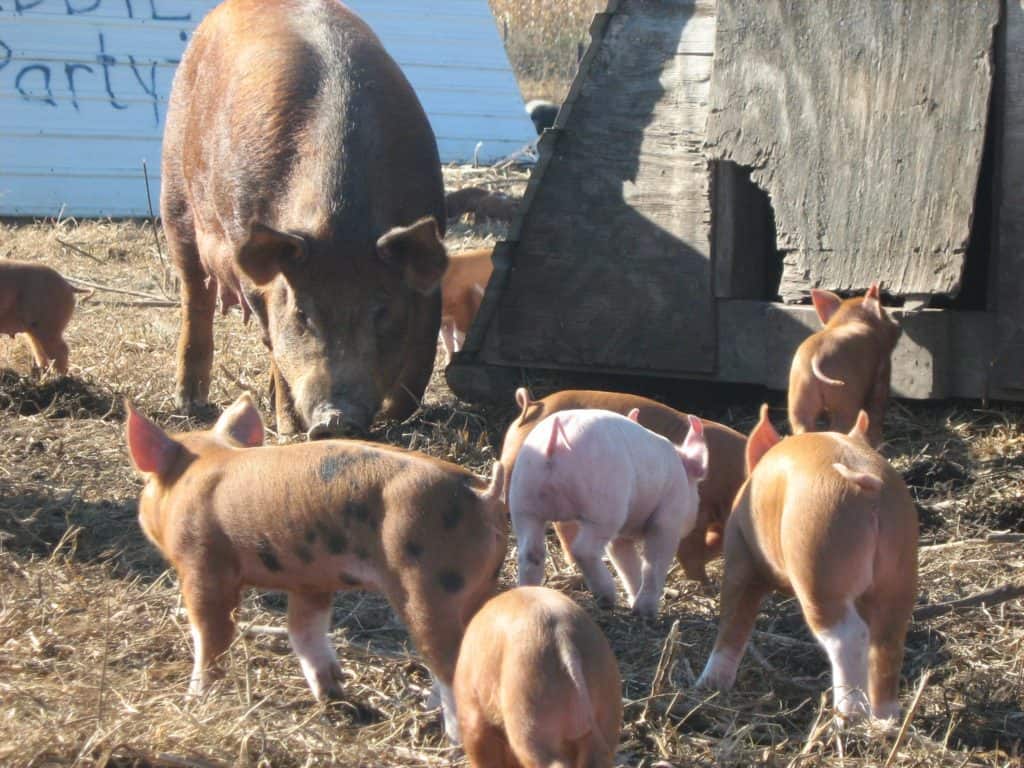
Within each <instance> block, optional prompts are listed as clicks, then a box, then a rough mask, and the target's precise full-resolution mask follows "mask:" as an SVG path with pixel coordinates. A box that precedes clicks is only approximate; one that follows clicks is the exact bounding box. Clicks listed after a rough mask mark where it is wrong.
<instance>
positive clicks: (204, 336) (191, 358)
mask: <svg viewBox="0 0 1024 768" xmlns="http://www.w3.org/2000/svg"><path fill="white" fill-rule="evenodd" d="M168 242H169V245H170V248H171V250H172V251H175V253H174V254H173V256H174V261H175V263H176V264H179V265H182V264H187V265H188V266H187V267H180V271H181V332H180V335H179V336H178V376H177V388H176V391H175V396H174V401H175V405H176V406H177V407H178V410H180V411H181V412H182V413H193V412H195V411H196V410H197V409H198V408H201V407H202V406H205V405H206V403H207V402H208V400H209V396H210V372H211V370H212V369H213V313H214V309H215V307H216V304H217V288H216V282H215V281H213V280H209V281H207V277H206V274H205V273H204V272H203V269H202V267H201V266H200V264H199V252H198V250H196V247H195V246H194V245H192V244H183V243H180V242H177V243H176V242H173V241H171V240H169V241H168Z"/></svg>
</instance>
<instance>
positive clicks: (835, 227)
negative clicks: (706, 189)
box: [707, 0, 999, 301]
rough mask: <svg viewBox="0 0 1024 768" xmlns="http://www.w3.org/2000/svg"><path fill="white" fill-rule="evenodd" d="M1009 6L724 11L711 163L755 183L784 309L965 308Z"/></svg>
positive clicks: (757, 1) (792, 5)
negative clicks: (936, 298) (923, 300)
mask: <svg viewBox="0 0 1024 768" xmlns="http://www.w3.org/2000/svg"><path fill="white" fill-rule="evenodd" d="M998 19H999V0H979V1H978V2H973V1H972V2H960V0H941V2H940V1H937V0H901V2H891V0H864V1H863V2H858V3H851V2H849V1H848V0H775V1H774V2H765V1H764V0H719V3H718V33H717V35H718V37H717V42H716V46H715V71H714V76H713V81H712V89H711V111H710V115H709V118H708V125H707V134H708V136H707V142H708V152H709V154H710V156H711V157H713V158H715V159H721V160H731V161H733V162H736V163H738V164H740V165H743V166H747V167H750V168H752V169H753V173H752V178H753V180H754V181H755V182H756V183H757V184H758V185H759V186H760V187H761V188H762V189H764V190H766V191H767V192H768V194H769V195H770V197H771V200H772V205H773V207H774V209H775V218H776V226H777V246H778V248H779V250H780V251H782V252H783V254H784V266H783V276H782V283H781V287H780V294H781V296H782V297H783V299H784V300H786V301H792V300H798V299H801V298H804V297H806V295H807V293H808V291H809V289H810V288H812V287H823V288H829V289H832V290H859V289H863V288H866V287H867V285H868V284H869V283H870V282H871V281H872V280H876V279H878V280H881V281H882V283H883V284H884V286H885V288H886V290H887V291H889V292H890V293H893V294H899V295H909V294H934V293H938V294H945V293H950V294H955V293H956V291H957V290H958V287H959V282H960V275H961V271H962V265H963V256H964V250H965V248H966V244H967V240H968V237H969V234H970V226H971V217H972V214H973V206H974V197H975V188H976V185H977V181H978V173H979V169H980V165H981V154H982V147H983V144H984V137H985V124H986V118H987V114H988V104H989V95H990V91H991V80H992V47H993V28H994V26H995V24H996V22H997V21H998Z"/></svg>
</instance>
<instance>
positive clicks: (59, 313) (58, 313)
mask: <svg viewBox="0 0 1024 768" xmlns="http://www.w3.org/2000/svg"><path fill="white" fill-rule="evenodd" d="M76 293H88V291H83V290H82V289H80V288H75V287H73V286H72V285H71V284H70V283H68V281H67V280H65V279H64V278H63V277H61V275H60V273H59V272H57V271H56V270H54V269H51V268H50V267H47V266H46V265H44V264H29V263H26V262H22V261H10V260H0V334H3V333H7V334H10V335H11V336H14V334H16V333H25V334H27V335H28V338H29V342H30V343H31V345H32V355H33V357H34V359H35V363H36V365H37V366H39V367H40V368H46V367H47V366H49V365H50V364H51V363H53V367H54V368H55V369H56V370H57V372H58V373H61V374H64V373H67V372H68V345H67V343H66V342H65V341H64V329H65V328H66V327H67V324H68V322H69V321H70V320H71V315H72V313H73V312H74V311H75V294H76Z"/></svg>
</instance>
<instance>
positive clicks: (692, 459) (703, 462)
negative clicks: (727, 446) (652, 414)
mask: <svg viewBox="0 0 1024 768" xmlns="http://www.w3.org/2000/svg"><path fill="white" fill-rule="evenodd" d="M633 411H636V412H637V413H638V414H639V409H637V408H634V409H633ZM686 418H687V419H688V420H689V422H690V431H689V432H687V433H686V439H685V440H683V444H682V445H681V446H680V447H679V456H680V458H681V459H682V460H683V466H684V467H686V476H687V477H688V478H690V479H691V480H697V481H700V480H703V479H704V478H705V476H706V475H707V473H708V444H707V442H706V441H705V440H704V423H703V422H702V421H701V420H700V419H698V418H697V417H696V416H694V415H692V414H691V415H688V416H687V417H686Z"/></svg>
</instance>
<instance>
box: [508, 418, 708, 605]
mask: <svg viewBox="0 0 1024 768" xmlns="http://www.w3.org/2000/svg"><path fill="white" fill-rule="evenodd" d="M637 418H638V413H637V411H636V409H634V410H633V411H631V412H630V414H629V417H628V418H627V417H626V416H622V415H621V414H618V413H613V412H611V411H604V410H599V409H586V410H568V411H560V412H558V413H554V414H552V415H551V416H548V417H547V418H546V419H544V420H543V421H542V422H541V423H540V424H538V425H537V426H536V427H534V429H533V430H532V431H531V432H530V434H529V435H528V436H527V438H526V441H525V442H524V443H523V446H522V448H521V449H520V452H519V456H518V458H517V459H516V470H515V473H514V474H513V476H512V481H511V483H510V496H509V508H510V512H511V516H512V526H513V527H514V528H515V532H516V539H517V541H518V546H519V584H520V585H521V586H522V585H538V584H540V583H541V582H542V581H543V578H544V560H545V558H546V556H547V552H546V545H545V540H544V533H545V527H546V524H547V523H548V522H549V521H553V522H564V521H573V522H575V523H577V524H578V526H579V529H578V533H577V535H576V537H575V538H574V539H573V541H572V544H571V545H570V550H571V552H572V555H573V558H574V559H575V560H576V562H577V563H578V564H579V566H580V569H581V570H582V571H583V575H584V577H585V578H586V581H587V586H589V587H590V590H591V591H592V592H593V593H594V594H595V596H596V597H597V598H598V600H599V601H600V602H602V603H603V604H605V605H611V604H614V602H615V582H614V580H613V579H612V577H611V574H609V573H608V570H607V569H606V568H605V567H604V564H603V563H602V562H601V554H602V552H603V551H604V550H605V549H606V548H607V551H608V555H609V557H611V560H612V563H613V564H614V566H615V569H616V571H618V573H619V576H620V577H621V579H622V581H623V584H624V586H625V588H626V592H627V594H628V596H629V600H630V605H631V606H632V608H633V610H634V611H635V612H636V613H638V614H640V615H643V616H653V615H654V614H655V613H657V611H658V604H659V602H660V600H661V593H662V590H663V588H664V586H665V577H666V574H667V573H668V568H669V565H671V563H672V558H673V557H674V556H675V553H676V549H677V547H678V546H679V541H680V539H681V538H682V537H683V536H684V535H686V534H687V533H689V531H690V530H691V529H692V528H693V526H694V523H695V522H696V519H697V505H698V503H699V498H698V495H697V483H698V482H700V480H701V479H702V478H703V477H704V475H705V474H706V473H707V464H708V453H707V445H706V443H705V441H704V428H703V426H702V424H701V421H700V419H698V418H697V417H695V416H689V417H688V418H689V423H690V430H689V432H688V433H687V435H686V439H685V440H684V441H683V443H682V444H681V445H678V446H677V445H673V444H672V443H671V442H669V441H668V440H667V439H665V438H664V437H662V436H661V435H657V434H655V433H653V432H651V431H649V430H647V429H644V428H643V427H642V426H640V425H639V424H638V423H637V421H636V419H637ZM640 540H643V555H642V556H640V555H638V553H637V550H636V543H637V542H638V541H640Z"/></svg>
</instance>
